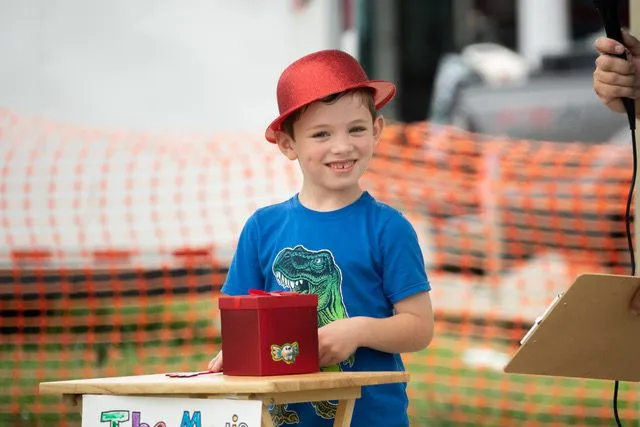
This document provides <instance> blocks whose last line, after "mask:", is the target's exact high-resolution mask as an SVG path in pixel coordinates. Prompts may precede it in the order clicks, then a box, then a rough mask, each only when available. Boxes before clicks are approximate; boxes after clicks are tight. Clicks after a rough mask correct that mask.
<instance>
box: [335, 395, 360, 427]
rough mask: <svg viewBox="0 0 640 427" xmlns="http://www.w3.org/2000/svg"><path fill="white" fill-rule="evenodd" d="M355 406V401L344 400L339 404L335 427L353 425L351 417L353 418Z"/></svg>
mask: <svg viewBox="0 0 640 427" xmlns="http://www.w3.org/2000/svg"><path fill="white" fill-rule="evenodd" d="M355 404H356V400H355V399H343V400H341V401H340V403H338V409H337V410H336V418H335V419H334V420H333V426H334V427H349V426H350V425H351V417H352V416H353V408H354V406H355Z"/></svg>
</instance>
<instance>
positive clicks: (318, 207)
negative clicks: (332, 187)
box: [298, 186, 363, 212]
mask: <svg viewBox="0 0 640 427" xmlns="http://www.w3.org/2000/svg"><path fill="white" fill-rule="evenodd" d="M362 193H363V191H362V189H361V188H360V186H355V187H353V188H350V189H348V190H345V191H340V192H331V191H322V190H318V189H313V188H305V186H303V187H302V189H301V190H300V193H298V200H299V201H300V203H301V204H302V205H303V206H304V207H306V208H307V209H311V210H314V211H318V212H329V211H335V210H337V209H341V208H344V207H345V206H348V205H350V204H352V203H354V202H355V201H356V200H358V199H359V198H360V196H362Z"/></svg>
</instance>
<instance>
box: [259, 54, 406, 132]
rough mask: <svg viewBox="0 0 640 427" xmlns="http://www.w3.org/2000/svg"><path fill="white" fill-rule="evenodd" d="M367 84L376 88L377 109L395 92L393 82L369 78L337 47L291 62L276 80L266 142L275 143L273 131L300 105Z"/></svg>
mask: <svg viewBox="0 0 640 427" xmlns="http://www.w3.org/2000/svg"><path fill="white" fill-rule="evenodd" d="M360 87H369V88H372V89H374V90H375V95H374V101H375V105H376V108H378V109H380V108H382V107H383V106H384V105H385V104H386V103H387V102H389V101H391V99H392V98H393V97H394V96H395V94H396V87H395V85H394V84H393V83H390V82H387V81H383V80H369V78H368V77H367V74H366V73H365V72H364V70H363V69H362V66H361V65H360V63H358V61H357V60H356V59H355V58H354V57H352V56H351V55H349V54H348V53H346V52H343V51H340V50H322V51H319V52H315V53H312V54H309V55H306V56H303V57H302V58H300V59H298V60H297V61H295V62H293V63H292V64H291V65H289V66H288V67H287V68H286V69H285V70H284V71H283V72H282V75H280V79H279V80H278V89H277V96H278V110H279V112H280V115H279V116H278V118H277V119H275V120H274V121H273V122H271V124H270V125H269V127H268V128H267V131H266V132H265V137H266V138H267V141H269V142H276V132H277V131H279V130H280V127H281V125H282V122H283V121H284V120H285V119H286V118H287V116H289V114H291V113H293V112H294V111H295V110H297V109H298V108H300V107H303V106H305V105H307V104H310V103H312V102H314V101H317V100H318V99H321V98H324V97H325V96H328V95H331V94H334V93H337V92H342V91H344V90H347V89H355V88H360Z"/></svg>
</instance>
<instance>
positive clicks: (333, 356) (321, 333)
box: [318, 318, 359, 367]
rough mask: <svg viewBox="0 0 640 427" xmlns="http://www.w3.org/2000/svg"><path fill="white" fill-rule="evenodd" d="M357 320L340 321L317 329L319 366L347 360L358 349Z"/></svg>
mask: <svg viewBox="0 0 640 427" xmlns="http://www.w3.org/2000/svg"><path fill="white" fill-rule="evenodd" d="M358 324H359V322H358V318H351V319H340V320H336V321H334V322H331V323H329V324H328V325H326V326H323V327H321V328H320V329H318V347H319V356H320V366H321V367H322V366H330V365H335V364H336V363H340V362H342V361H344V360H346V359H348V358H349V356H351V355H352V354H353V353H355V352H356V350H357V349H358V347H359V341H358V338H359V333H358V330H359V329H358Z"/></svg>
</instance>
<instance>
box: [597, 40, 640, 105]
mask: <svg viewBox="0 0 640 427" xmlns="http://www.w3.org/2000/svg"><path fill="white" fill-rule="evenodd" d="M622 40H623V42H624V46H622V45H621V44H620V43H618V42H617V41H615V40H613V39H610V38H607V37H599V38H598V39H597V40H596V41H595V43H594V47H595V48H596V50H597V51H598V52H599V53H600V56H598V59H596V69H595V71H594V72H593V89H594V91H595V92H596V94H597V95H598V97H599V98H600V100H601V101H602V103H603V104H604V105H606V106H607V107H609V109H611V110H612V111H615V112H616V113H623V112H624V111H625V109H624V106H623V105H622V101H621V100H620V98H623V97H627V98H631V99H638V97H639V96H640V72H639V70H640V41H638V39H636V38H635V37H633V36H632V35H630V34H629V33H627V32H625V31H623V32H622ZM625 47H626V49H627V60H626V61H625V60H624V59H621V58H617V57H615V56H611V55H616V54H620V53H623V52H624V50H625Z"/></svg>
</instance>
